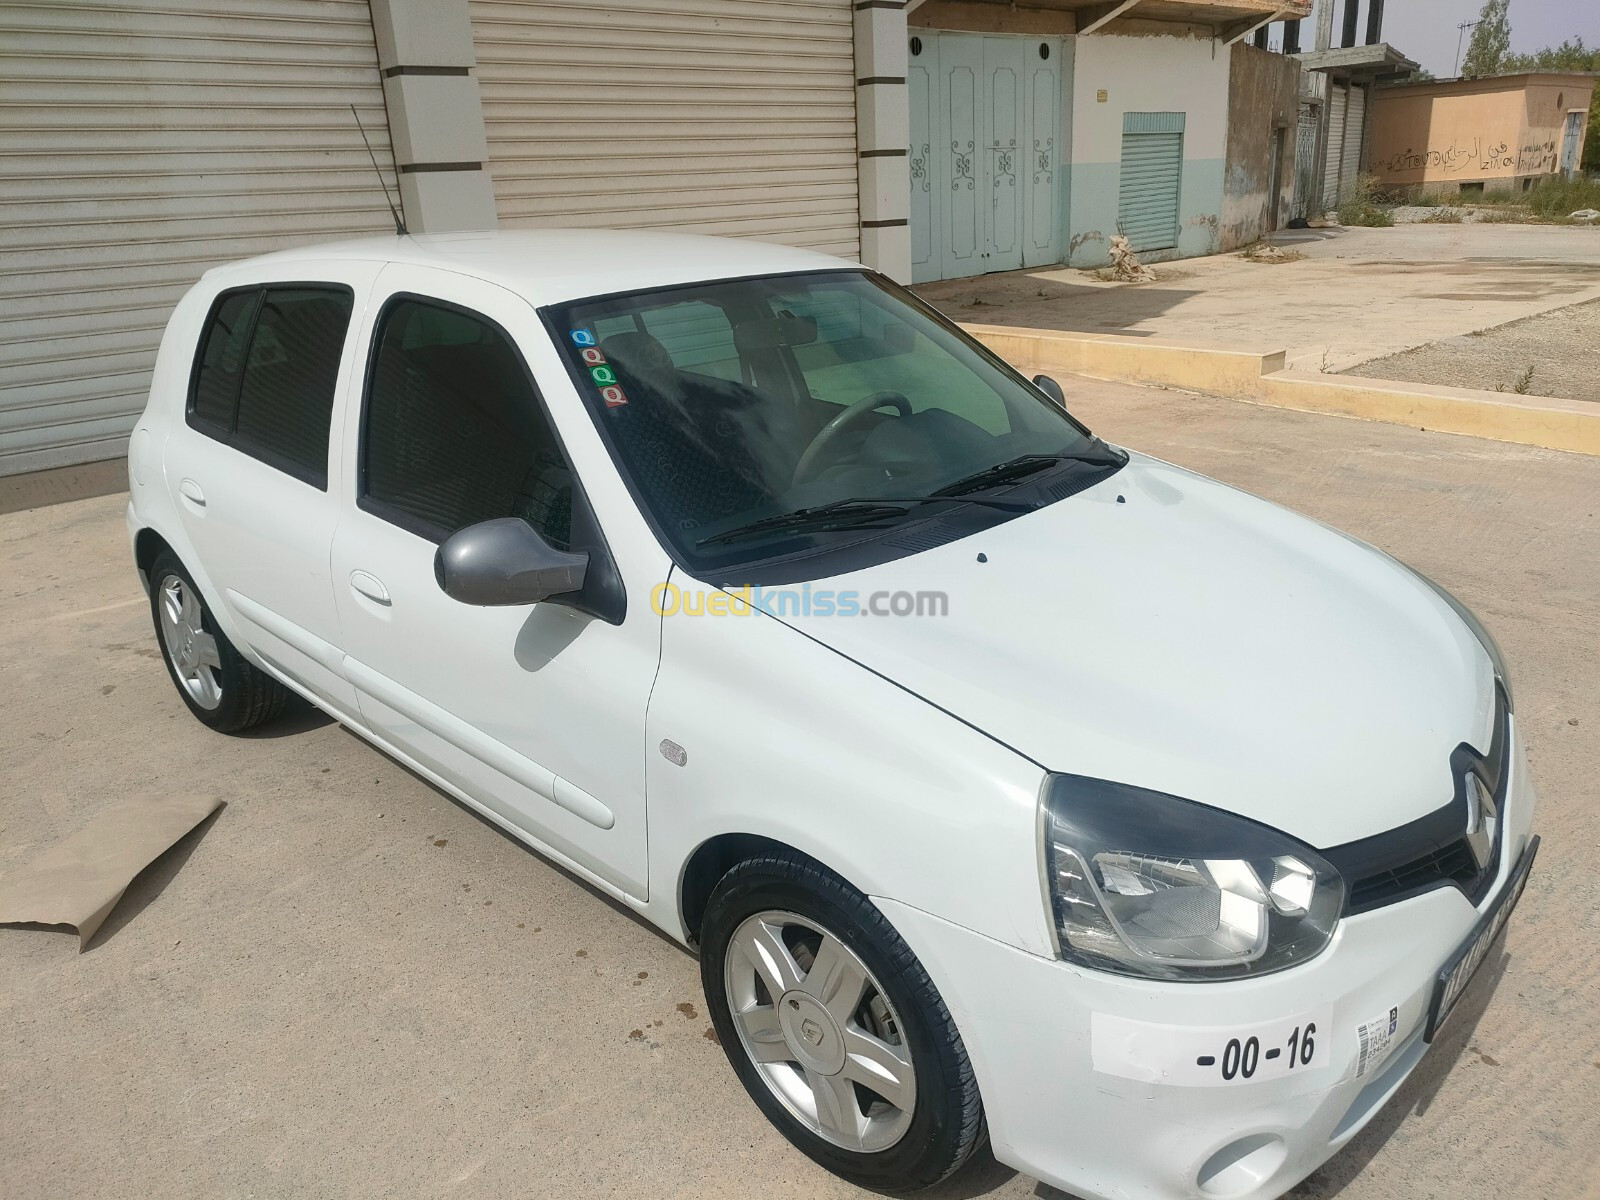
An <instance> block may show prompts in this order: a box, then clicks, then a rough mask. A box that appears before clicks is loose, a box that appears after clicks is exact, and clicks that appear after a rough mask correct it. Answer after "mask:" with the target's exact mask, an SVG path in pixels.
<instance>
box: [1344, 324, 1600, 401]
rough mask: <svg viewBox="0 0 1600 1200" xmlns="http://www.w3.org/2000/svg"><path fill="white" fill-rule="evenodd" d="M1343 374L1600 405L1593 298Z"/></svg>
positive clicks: (1599, 327) (1599, 328)
mask: <svg viewBox="0 0 1600 1200" xmlns="http://www.w3.org/2000/svg"><path fill="white" fill-rule="evenodd" d="M1344 374H1346V375H1364V376H1367V377H1368V378H1373V379H1399V380H1409V381H1410V382H1413V383H1440V384H1445V385H1447V386H1450V387H1468V388H1484V389H1491V388H1492V389H1495V390H1498V391H1506V392H1517V391H1521V392H1522V393H1523V394H1524V395H1534V396H1557V397H1560V398H1561V399H1563V400H1600V300H1589V301H1585V302H1584V303H1582V304H1570V305H1568V306H1567V307H1566V308H1557V309H1552V310H1551V311H1550V312H1545V313H1540V314H1538V315H1537V316H1533V317H1523V318H1522V319H1521V320H1519V321H1511V322H1509V323H1507V324H1505V325H1497V326H1495V327H1494V328H1493V329H1484V330H1479V331H1478V332H1475V333H1468V334H1463V335H1462V336H1460V337H1450V338H1445V339H1443V340H1442V341H1437V342H1429V343H1428V344H1427V345H1426V346H1418V347H1417V348H1416V349H1415V350H1406V351H1403V352H1401V353H1400V354H1392V355H1389V356H1388V357H1387V358H1374V359H1370V360H1368V361H1367V362H1364V363H1362V364H1361V365H1359V366H1356V367H1352V368H1351V369H1350V370H1348V371H1346V372H1344Z"/></svg>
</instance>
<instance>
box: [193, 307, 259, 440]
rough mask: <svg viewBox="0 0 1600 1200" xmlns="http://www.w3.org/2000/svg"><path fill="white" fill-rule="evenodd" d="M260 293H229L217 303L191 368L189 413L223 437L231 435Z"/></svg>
mask: <svg viewBox="0 0 1600 1200" xmlns="http://www.w3.org/2000/svg"><path fill="white" fill-rule="evenodd" d="M260 298H261V293H260V292H255V291H250V292H231V293H229V294H228V295H226V296H223V297H222V298H221V299H220V300H218V301H217V303H216V306H215V307H214V308H213V309H212V310H211V319H210V321H208V322H207V323H206V331H205V337H204V340H203V342H202V344H201V350H200V360H199V362H198V363H196V365H195V376H194V394H193V399H192V401H191V403H190V412H191V414H192V415H193V416H194V418H195V420H196V421H197V422H202V423H204V424H206V425H210V426H212V427H214V429H216V430H220V431H221V432H224V433H231V432H232V431H233V414H234V409H235V405H236V403H237V401H238V398H239V376H240V373H241V372H242V371H243V370H244V357H245V351H246V350H247V349H248V348H249V345H250V328H251V325H252V323H253V322H254V319H255V312H256V301H257V300H259V299H260Z"/></svg>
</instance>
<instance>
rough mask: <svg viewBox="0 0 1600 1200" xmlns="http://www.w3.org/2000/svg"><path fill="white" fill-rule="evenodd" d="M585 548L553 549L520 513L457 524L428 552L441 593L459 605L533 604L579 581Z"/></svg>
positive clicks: (575, 587)
mask: <svg viewBox="0 0 1600 1200" xmlns="http://www.w3.org/2000/svg"><path fill="white" fill-rule="evenodd" d="M588 567H589V555H588V554H587V553H580V554H570V553H568V552H567V551H565V550H557V549H556V548H555V547H554V546H552V545H551V544H550V543H549V542H547V541H545V540H544V538H542V537H540V536H539V534H538V531H536V530H535V529H534V528H533V526H531V525H529V524H528V523H527V522H526V521H524V520H523V519H522V518H520V517H496V518H495V519H494V520H492V521H480V522H479V523H478V524H476V525H468V526H467V527H466V528H465V529H458V530H456V532H455V533H452V534H451V535H450V536H449V537H448V538H446V539H445V540H444V543H443V544H442V545H441V546H440V547H439V549H438V551H437V552H436V553H435V554H434V556H433V574H434V578H436V579H437V580H438V581H439V586H440V587H441V588H443V589H444V593H445V595H447V596H450V597H451V598H453V599H456V600H459V601H461V603H463V604H477V605H496V604H536V603H538V602H539V601H540V600H548V599H550V598H551V597H552V596H559V595H562V594H563V593H566V592H575V591H577V590H578V589H579V588H581V587H582V586H583V579H584V575H585V574H586V573H587V571H588Z"/></svg>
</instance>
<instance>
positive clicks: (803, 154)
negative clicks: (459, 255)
mask: <svg viewBox="0 0 1600 1200" xmlns="http://www.w3.org/2000/svg"><path fill="white" fill-rule="evenodd" d="M471 12H472V27H473V37H474V41H475V43H476V48H477V55H478V79H479V81H480V86H481V88H482V92H483V115H484V125H485V128H486V131H487V134H488V142H489V172H490V175H491V177H492V178H493V181H494V194H495V205H496V209H497V211H498V214H499V217H500V222H501V224H503V225H510V226H526V225H568V226H598V227H614V228H640V227H662V226H673V227H679V228H682V229H684V230H686V231H688V232H693V233H709V234H721V235H730V236H745V237H755V238H762V239H766V240H769V241H778V242H786V243H790V244H793V245H800V246H813V247H816V248H818V249H822V250H827V251H830V252H832V253H835V254H841V255H845V256H847V257H851V258H854V257H855V256H856V255H857V254H858V253H859V250H860V226H859V222H860V210H859V207H858V205H857V186H856V174H857V167H856V124H855V122H856V79H855V57H854V55H855V51H854V18H853V16H852V7H851V3H850V0H811V2H810V3H802V2H799V0H792V2H791V0H672V2H671V3H662V0H472V3H471Z"/></svg>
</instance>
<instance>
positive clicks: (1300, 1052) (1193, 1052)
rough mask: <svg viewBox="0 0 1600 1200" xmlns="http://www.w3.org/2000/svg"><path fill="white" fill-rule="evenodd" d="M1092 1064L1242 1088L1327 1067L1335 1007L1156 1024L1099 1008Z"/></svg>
mask: <svg viewBox="0 0 1600 1200" xmlns="http://www.w3.org/2000/svg"><path fill="white" fill-rule="evenodd" d="M1091 1033H1092V1036H1091V1040H1090V1049H1091V1052H1092V1054H1093V1057H1094V1069H1095V1070H1096V1071H1099V1072H1101V1073H1102V1074H1105V1075H1120V1076H1121V1077H1122V1078H1124V1079H1137V1080H1139V1081H1141V1082H1143V1083H1165V1084H1170V1085H1172V1086H1175V1087H1238V1086H1239V1085H1241V1084H1247V1083H1261V1082H1264V1081H1266V1080H1269V1079H1281V1078H1283V1077H1284V1076H1286V1075H1290V1074H1295V1073H1298V1072H1301V1071H1306V1072H1310V1071H1315V1070H1317V1069H1319V1068H1321V1067H1325V1066H1327V1065H1328V1062H1329V1061H1330V1058H1331V1055H1332V1051H1331V1046H1332V1043H1333V1008H1332V1006H1331V1005H1330V1006H1327V1007H1324V1008H1318V1009H1314V1010H1312V1011H1310V1012H1303V1013H1297V1014H1295V1015H1293V1016H1288V1017H1283V1018H1281V1019H1278V1020H1271V1021H1259V1022H1256V1023H1254V1024H1251V1025H1218V1026H1205V1027H1201V1026H1192V1025H1155V1024H1151V1023H1150V1022H1148V1021H1130V1020H1128V1019H1127V1018H1126V1017H1115V1016H1112V1015H1111V1014H1109V1013H1098V1012H1097V1013H1095V1014H1094V1021H1093V1026H1092V1031H1091Z"/></svg>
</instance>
